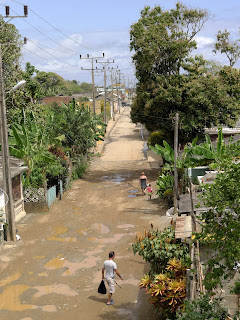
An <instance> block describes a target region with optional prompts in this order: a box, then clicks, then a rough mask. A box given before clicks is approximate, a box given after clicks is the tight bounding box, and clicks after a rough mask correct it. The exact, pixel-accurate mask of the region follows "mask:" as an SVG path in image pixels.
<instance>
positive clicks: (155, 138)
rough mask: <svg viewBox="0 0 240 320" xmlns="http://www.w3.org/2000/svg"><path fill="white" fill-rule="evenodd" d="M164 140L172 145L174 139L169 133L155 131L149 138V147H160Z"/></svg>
mask: <svg viewBox="0 0 240 320" xmlns="http://www.w3.org/2000/svg"><path fill="white" fill-rule="evenodd" d="M163 140H165V141H167V143H169V144H170V145H172V142H173V140H172V137H171V134H170V133H169V132H165V131H163V130H159V131H154V132H152V133H151V135H150V137H149V138H148V146H153V147H154V146H155V144H159V145H160V146H162V145H163Z"/></svg>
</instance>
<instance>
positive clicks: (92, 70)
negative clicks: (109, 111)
mask: <svg viewBox="0 0 240 320" xmlns="http://www.w3.org/2000/svg"><path fill="white" fill-rule="evenodd" d="M98 58H104V53H103V55H102V57H90V56H89V54H87V57H86V58H83V57H82V55H81V54H80V59H87V60H91V61H92V68H90V69H88V68H83V67H81V70H89V71H91V73H92V101H93V114H96V106H95V82H94V70H95V69H94V62H93V60H95V59H98Z"/></svg>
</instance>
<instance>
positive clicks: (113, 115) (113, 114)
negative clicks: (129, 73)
mask: <svg viewBox="0 0 240 320" xmlns="http://www.w3.org/2000/svg"><path fill="white" fill-rule="evenodd" d="M114 69H118V67H116V68H110V69H108V70H109V71H110V72H111V89H112V90H111V100H112V118H113V121H115V110H114V97H113V70H114Z"/></svg>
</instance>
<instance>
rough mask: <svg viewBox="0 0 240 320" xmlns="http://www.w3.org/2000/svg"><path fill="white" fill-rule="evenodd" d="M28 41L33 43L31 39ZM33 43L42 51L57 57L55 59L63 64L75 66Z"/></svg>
mask: <svg viewBox="0 0 240 320" xmlns="http://www.w3.org/2000/svg"><path fill="white" fill-rule="evenodd" d="M29 42H31V43H33V42H32V41H31V40H29ZM34 45H35V46H36V47H38V48H39V49H41V50H42V51H44V52H46V53H47V54H49V55H50V56H52V57H53V58H55V59H57V60H59V61H61V62H63V63H65V64H67V65H69V66H70V67H73V68H75V67H76V66H74V65H72V64H70V63H68V62H65V61H63V60H61V59H59V58H58V57H56V56H54V55H53V54H51V53H50V52H48V51H46V50H44V49H43V48H41V47H40V46H39V45H37V44H34Z"/></svg>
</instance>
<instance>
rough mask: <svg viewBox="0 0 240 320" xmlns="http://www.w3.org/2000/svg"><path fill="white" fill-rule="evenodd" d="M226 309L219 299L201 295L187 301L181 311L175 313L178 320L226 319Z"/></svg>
mask: <svg viewBox="0 0 240 320" xmlns="http://www.w3.org/2000/svg"><path fill="white" fill-rule="evenodd" d="M227 318H228V312H227V309H225V308H223V307H222V306H221V304H220V301H219V300H216V299H214V298H210V296H208V295H203V296H202V297H201V298H200V299H197V300H193V301H191V302H189V301H187V302H186V303H185V309H184V311H183V312H181V313H180V312H179V313H178V315H177V319H178V320H226V319H227Z"/></svg>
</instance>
